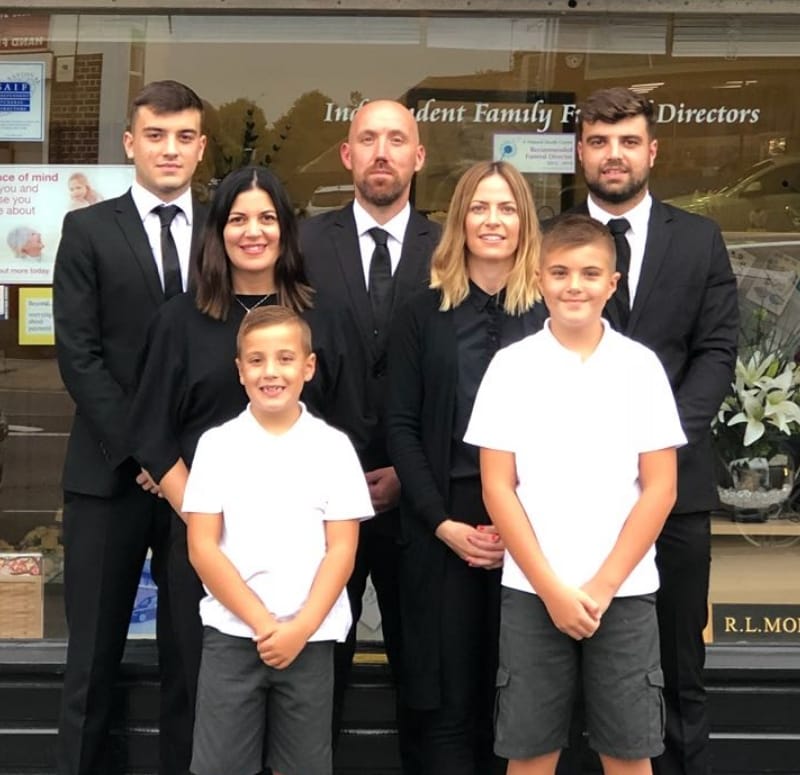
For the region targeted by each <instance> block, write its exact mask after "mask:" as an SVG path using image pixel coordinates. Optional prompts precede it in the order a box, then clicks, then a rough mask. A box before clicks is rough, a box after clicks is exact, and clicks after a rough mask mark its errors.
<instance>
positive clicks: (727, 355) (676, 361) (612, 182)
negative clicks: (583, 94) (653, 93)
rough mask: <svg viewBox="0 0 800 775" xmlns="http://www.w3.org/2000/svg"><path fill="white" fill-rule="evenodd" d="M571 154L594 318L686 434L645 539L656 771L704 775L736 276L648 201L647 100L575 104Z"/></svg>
mask: <svg viewBox="0 0 800 775" xmlns="http://www.w3.org/2000/svg"><path fill="white" fill-rule="evenodd" d="M579 110H580V118H579V122H578V148H577V150H578V158H579V160H580V163H581V167H582V169H583V176H584V179H585V181H586V186H587V188H588V189H589V198H588V200H587V201H586V202H584V203H582V204H581V205H579V206H578V207H577V208H575V211H576V212H580V213H584V214H589V215H591V216H592V217H593V218H595V219H596V220H599V221H601V222H602V223H605V224H606V225H607V226H608V228H609V230H610V231H611V232H612V234H613V236H614V241H615V244H616V249H617V271H618V272H619V273H620V278H619V282H618V283H617V289H616V292H615V293H614V295H613V297H612V298H611V299H610V300H609V302H608V304H607V305H606V308H605V313H604V314H605V315H606V316H607V317H608V318H609V320H610V321H611V323H612V325H613V326H614V327H615V328H616V329H617V330H618V331H620V332H622V333H624V334H626V335H627V336H629V337H631V338H632V339H635V340H636V341H638V342H641V343H642V344H644V345H646V346H647V347H649V348H650V349H652V350H653V351H655V353H656V354H657V355H658V357H659V359H660V360H661V363H662V365H663V366H664V370H665V371H666V372H667V376H668V378H669V381H670V385H671V386H672V391H673V393H674V395H675V401H676V403H677V406H678V413H679V416H680V420H681V425H682V427H683V431H684V433H685V434H686V436H687V438H688V441H689V443H688V444H687V446H685V447H682V448H681V449H680V450H679V451H678V498H677V502H676V504H675V506H674V508H673V509H672V511H671V513H670V516H669V518H668V519H667V521H666V523H665V525H664V528H663V530H662V532H661V534H660V536H659V538H658V541H657V542H656V564H657V566H658V570H659V575H660V587H659V590H658V593H657V604H656V605H657V613H658V620H659V629H660V640H661V659H662V665H663V669H664V680H665V687H664V697H665V699H666V706H667V719H666V739H665V746H666V750H665V752H664V754H662V755H661V756H660V757H658V758H657V759H655V760H654V771H655V773H656V775H708V773H709V772H710V760H709V747H708V732H709V724H708V714H707V709H706V696H705V690H704V687H703V665H704V660H705V644H704V641H703V629H704V627H705V625H706V620H707V598H708V579H709V564H710V511H711V509H713V508H714V507H715V506H717V504H718V501H717V493H716V487H715V484H714V472H713V464H712V460H713V457H712V449H711V434H710V427H711V419H712V418H713V417H714V415H715V414H716V412H717V410H718V409H719V405H720V403H721V401H722V399H723V397H724V396H725V393H726V392H727V391H728V389H729V387H730V382H731V379H732V378H733V369H734V364H735V361H736V347H737V333H738V320H739V317H738V300H737V294H736V281H735V279H734V275H733V272H732V271H731V266H730V261H729V258H728V253H727V251H726V249H725V244H724V242H723V240H722V235H721V234H720V230H719V228H718V226H717V225H716V224H715V223H714V222H713V221H711V220H710V219H708V218H704V217H702V216H699V215H693V214H690V213H687V212H685V211H683V210H679V209H677V208H675V207H672V206H670V205H668V204H665V203H663V202H660V201H659V200H657V199H656V198H654V197H653V196H652V195H651V194H650V192H649V189H648V180H649V176H650V170H651V169H652V167H653V165H654V164H655V160H656V155H657V152H658V140H656V138H655V119H654V108H653V105H652V104H651V103H650V102H649V101H648V100H647V99H645V98H644V97H642V96H640V95H637V94H634V93H633V92H631V91H629V90H627V89H623V88H613V89H603V90H600V91H597V92H594V93H593V94H591V95H590V96H589V97H588V98H587V99H586V100H585V102H583V103H582V104H581V105H580V106H579Z"/></svg>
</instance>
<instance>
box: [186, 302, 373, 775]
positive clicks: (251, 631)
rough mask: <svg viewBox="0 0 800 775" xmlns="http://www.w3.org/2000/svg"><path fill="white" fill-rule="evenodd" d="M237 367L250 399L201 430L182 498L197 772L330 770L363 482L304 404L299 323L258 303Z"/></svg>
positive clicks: (305, 334) (245, 326) (337, 437)
mask: <svg viewBox="0 0 800 775" xmlns="http://www.w3.org/2000/svg"><path fill="white" fill-rule="evenodd" d="M236 365H237V367H238V369H239V379H240V381H241V383H242V385H244V388H245V391H246V392H247V396H248V398H249V399H250V403H249V404H248V407H247V409H245V411H244V412H242V414H240V415H239V416H238V417H236V418H234V419H233V420H231V421H229V422H227V423H225V424H224V425H221V426H220V427H218V428H213V429H211V430H209V431H207V432H206V433H204V434H203V436H202V437H201V438H200V442H199V444H198V446H197V452H196V455H195V458H194V462H193V465H192V470H191V472H190V474H189V480H188V483H187V485H186V492H185V495H184V504H183V510H184V512H186V513H188V523H189V528H188V529H189V556H190V559H191V561H192V564H193V565H194V567H195V569H196V570H197V573H198V575H199V576H200V578H201V579H202V581H203V584H204V585H205V587H206V591H207V593H208V594H207V596H206V597H205V598H204V599H203V600H202V601H201V603H200V615H201V618H202V620H203V625H204V627H205V631H204V635H203V657H202V664H201V668H200V677H199V684H198V694H197V716H196V722H195V730H194V750H193V756H192V768H191V769H192V772H193V773H195V774H196V775H220V773H227V772H231V773H233V772H235V773H241V775H251V774H252V775H254V774H255V773H257V772H261V770H262V768H263V766H265V765H266V766H268V767H270V768H271V770H272V771H273V773H274V775H330V773H331V744H330V736H331V712H332V711H331V703H332V691H333V644H334V642H335V641H343V640H344V639H345V637H346V636H347V633H348V631H349V629H350V625H351V617H350V607H349V605H348V602H347V595H346V593H345V591H344V589H345V584H346V583H347V579H348V578H349V577H350V573H351V572H352V568H353V562H354V558H355V551H356V545H357V543H358V523H359V519H361V518H364V517H367V516H371V515H372V506H371V502H370V498H369V492H368V490H367V486H366V483H365V482H364V476H363V474H362V473H361V466H360V464H359V462H358V458H357V456H356V453H355V451H354V450H353V447H352V445H351V444H350V442H349V440H348V439H347V437H346V436H345V435H344V434H343V433H341V432H340V431H337V430H334V429H333V428H331V427H330V426H328V425H326V424H325V423H324V422H323V421H322V420H319V419H317V418H315V417H313V416H312V415H310V414H309V413H308V412H307V411H306V409H305V407H304V406H303V405H302V404H301V403H300V401H299V399H300V393H301V391H302V389H303V386H304V385H305V383H306V382H308V381H309V380H310V379H311V378H312V376H313V374H314V367H315V356H314V354H313V353H312V351H311V333H310V330H309V327H308V324H307V323H306V322H305V321H304V320H302V319H301V318H300V317H298V316H297V314H295V313H294V312H292V311H291V310H289V309H286V308H284V307H263V308H259V309H257V310H253V311H252V312H250V313H249V314H248V315H246V316H245V318H244V320H243V321H242V325H241V327H240V329H239V334H238V337H237V358H236ZM266 726H268V727H269V729H268V730H266ZM267 731H268V747H267V750H264V741H265V732H267Z"/></svg>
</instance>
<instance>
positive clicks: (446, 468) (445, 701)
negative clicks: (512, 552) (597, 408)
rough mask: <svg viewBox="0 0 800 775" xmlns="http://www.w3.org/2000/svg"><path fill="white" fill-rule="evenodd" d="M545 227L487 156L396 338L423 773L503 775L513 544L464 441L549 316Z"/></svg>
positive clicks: (395, 432) (510, 172) (399, 446)
mask: <svg viewBox="0 0 800 775" xmlns="http://www.w3.org/2000/svg"><path fill="white" fill-rule="evenodd" d="M539 241H540V235H539V226H538V222H537V219H536V211H535V209H534V206H533V200H532V199H531V193H530V190H529V188H528V184H527V183H526V182H525V179H524V178H523V177H522V175H521V174H520V173H519V172H518V171H517V170H516V168H514V167H513V166H511V165H510V164H508V163H506V162H502V161H500V162H480V163H478V164H475V165H473V166H472V167H471V168H470V169H468V170H467V171H466V172H465V173H464V174H463V175H462V176H461V178H460V180H459V181H458V183H457V184H456V188H455V192H454V193H453V198H452V200H451V202H450V209H449V211H448V214H447V220H446V222H445V226H444V231H443V233H442V239H441V241H440V242H439V245H438V247H437V248H436V250H435V251H434V254H433V258H432V264H431V282H430V288H429V289H428V290H425V291H423V292H422V293H421V294H420V295H418V296H417V297H415V298H413V299H411V300H410V301H409V302H408V303H407V305H406V306H405V307H404V308H403V309H402V310H401V311H400V313H399V314H398V316H397V318H396V320H395V324H394V325H393V327H392V331H391V336H390V340H389V359H388V363H389V399H388V416H387V427H388V441H389V454H390V457H391V459H392V463H393V464H394V466H395V468H396V470H397V475H398V477H399V478H400V484H401V501H400V519H401V532H402V541H403V548H402V553H401V560H400V610H401V622H402V625H403V630H404V640H403V643H405V644H407V648H406V649H405V651H404V654H403V657H404V662H403V668H404V674H403V678H404V686H406V688H407V692H408V694H407V697H406V700H407V701H408V703H409V705H410V706H411V707H413V708H416V709H418V710H419V711H420V712H421V713H420V735H421V756H422V760H423V764H424V766H423V775H493V774H494V773H500V772H504V771H505V770H504V765H503V763H502V762H501V761H500V760H499V759H496V758H495V757H494V755H493V751H492V746H493V736H492V710H493V704H494V686H495V673H496V671H497V641H498V634H499V623H500V570H499V569H500V566H501V564H502V558H503V543H502V541H501V540H500V536H499V535H498V534H497V531H496V530H495V529H494V527H493V526H492V524H491V521H490V520H489V516H488V514H487V513H486V510H485V508H484V506H483V500H482V497H481V479H480V469H479V465H478V449H477V448H476V447H472V446H471V445H469V444H465V443H464V442H463V441H462V439H463V436H464V432H465V431H466V428H467V422H468V421H469V417H470V414H471V413H472V404H473V402H474V400H475V395H476V394H477V391H478V386H479V384H480V381H481V379H482V377H483V374H484V373H485V371H486V368H487V367H488V365H489V361H490V360H491V358H492V356H493V354H494V353H495V352H496V351H497V349H498V348H500V347H503V346H505V345H508V344H511V343H512V342H516V341H517V340H519V339H522V338H523V337H524V336H526V335H528V334H532V333H534V332H536V331H537V330H539V329H540V328H541V326H542V324H543V322H544V319H545V316H546V314H545V310H544V306H543V305H542V304H538V303H536V302H537V300H538V299H539V294H538V290H537V283H536V273H537V270H538V266H539Z"/></svg>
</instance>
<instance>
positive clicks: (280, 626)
mask: <svg viewBox="0 0 800 775" xmlns="http://www.w3.org/2000/svg"><path fill="white" fill-rule="evenodd" d="M313 632H314V631H313V629H311V628H309V627H307V626H306V625H305V624H304V622H303V620H302V617H301V616H295V617H294V618H293V619H288V620H286V621H282V622H279V621H276V620H275V619H274V618H272V617H270V620H269V621H268V622H266V623H265V625H264V626H263V627H259V628H258V630H257V631H256V632H255V634H254V635H253V640H254V641H255V644H256V648H257V649H258V655H259V657H261V661H262V662H263V663H264V664H265V665H268V666H269V667H273V668H275V669H276V670H284V669H285V668H287V667H289V665H291V664H292V662H294V660H295V659H297V655H298V654H299V653H300V652H301V651H302V650H303V647H304V646H305V645H306V643H307V642H308V639H309V638H310V637H311V636H312V635H313Z"/></svg>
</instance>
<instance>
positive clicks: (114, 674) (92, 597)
mask: <svg viewBox="0 0 800 775" xmlns="http://www.w3.org/2000/svg"><path fill="white" fill-rule="evenodd" d="M135 473H136V472H135V471H134V470H133V468H132V469H131V478H130V485H128V486H127V487H126V488H125V489H124V490H123V491H122V492H120V493H118V494H116V495H115V496H113V497H109V498H99V497H93V496H89V495H83V494H77V493H70V492H66V493H65V494H64V521H63V540H64V602H65V608H66V615H67V625H68V628H69V641H68V646H67V664H66V669H65V673H64V689H63V695H62V706H61V718H60V722H59V731H58V752H57V772H58V773H59V775H98V773H104V774H105V773H112V772H117V771H122V769H121V768H122V766H123V763H122V762H119V761H116V760H115V757H114V756H112V751H111V750H110V749H109V746H108V741H109V723H110V718H111V711H112V697H113V693H114V685H115V682H116V680H117V678H118V676H119V664H120V660H121V659H122V653H123V650H124V648H125V641H126V637H127V631H128V624H129V621H130V616H131V611H132V609H133V603H134V599H135V596H136V590H137V587H138V584H139V578H140V575H141V571H142V565H143V563H144V559H145V555H146V553H147V550H148V548H150V549H152V560H151V571H152V574H153V578H154V580H155V582H156V584H157V585H158V595H159V604H158V614H157V620H156V627H157V635H158V652H159V667H160V674H161V686H162V704H161V734H160V736H159V741H160V745H159V758H160V768H159V772H160V773H162V775H176V773H182V772H185V771H187V770H188V758H185V757H184V755H183V754H184V752H179V751H176V750H174V745H173V741H174V740H175V739H176V734H177V733H176V728H177V727H179V726H180V722H181V717H180V716H181V712H182V711H181V705H180V699H181V697H185V689H184V687H183V674H182V672H181V670H180V659H179V655H178V651H177V648H176V645H175V643H174V640H173V638H172V637H171V629H172V628H171V624H170V614H171V611H170V608H171V607H170V605H169V603H168V601H167V596H166V584H167V580H166V579H167V576H166V561H167V546H168V535H169V517H170V509H169V506H168V505H167V503H166V501H161V500H159V499H158V498H156V497H155V496H153V495H150V494H149V493H145V492H144V491H143V490H142V489H141V488H140V487H139V486H138V485H137V484H136V482H135V480H134V476H135Z"/></svg>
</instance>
